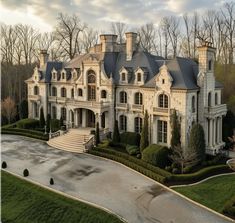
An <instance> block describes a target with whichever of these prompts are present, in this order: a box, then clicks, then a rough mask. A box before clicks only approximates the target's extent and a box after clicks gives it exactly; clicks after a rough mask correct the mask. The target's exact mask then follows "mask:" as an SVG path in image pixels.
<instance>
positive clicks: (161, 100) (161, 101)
mask: <svg viewBox="0 0 235 223" xmlns="http://www.w3.org/2000/svg"><path fill="white" fill-rule="evenodd" d="M158 106H159V107H160V108H168V96H167V95H165V94H160V95H159V97H158Z"/></svg>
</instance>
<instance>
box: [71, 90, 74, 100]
mask: <svg viewBox="0 0 235 223" xmlns="http://www.w3.org/2000/svg"><path fill="white" fill-rule="evenodd" d="M71 98H74V89H71Z"/></svg>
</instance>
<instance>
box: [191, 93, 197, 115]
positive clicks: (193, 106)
mask: <svg viewBox="0 0 235 223" xmlns="http://www.w3.org/2000/svg"><path fill="white" fill-rule="evenodd" d="M195 103H196V102H195V96H193V97H192V112H193V113H194V112H195V111H196V104H195Z"/></svg>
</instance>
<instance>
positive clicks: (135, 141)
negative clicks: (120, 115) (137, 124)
mask: <svg viewBox="0 0 235 223" xmlns="http://www.w3.org/2000/svg"><path fill="white" fill-rule="evenodd" d="M120 141H121V143H123V144H129V145H135V146H138V147H139V146H140V134H139V133H135V132H123V133H121V134H120Z"/></svg>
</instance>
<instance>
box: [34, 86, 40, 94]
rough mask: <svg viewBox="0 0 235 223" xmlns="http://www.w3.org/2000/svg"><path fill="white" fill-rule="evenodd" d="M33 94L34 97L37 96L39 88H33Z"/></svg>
mask: <svg viewBox="0 0 235 223" xmlns="http://www.w3.org/2000/svg"><path fill="white" fill-rule="evenodd" d="M33 91H34V92H33V93H34V95H39V87H38V86H34V89H33Z"/></svg>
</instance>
